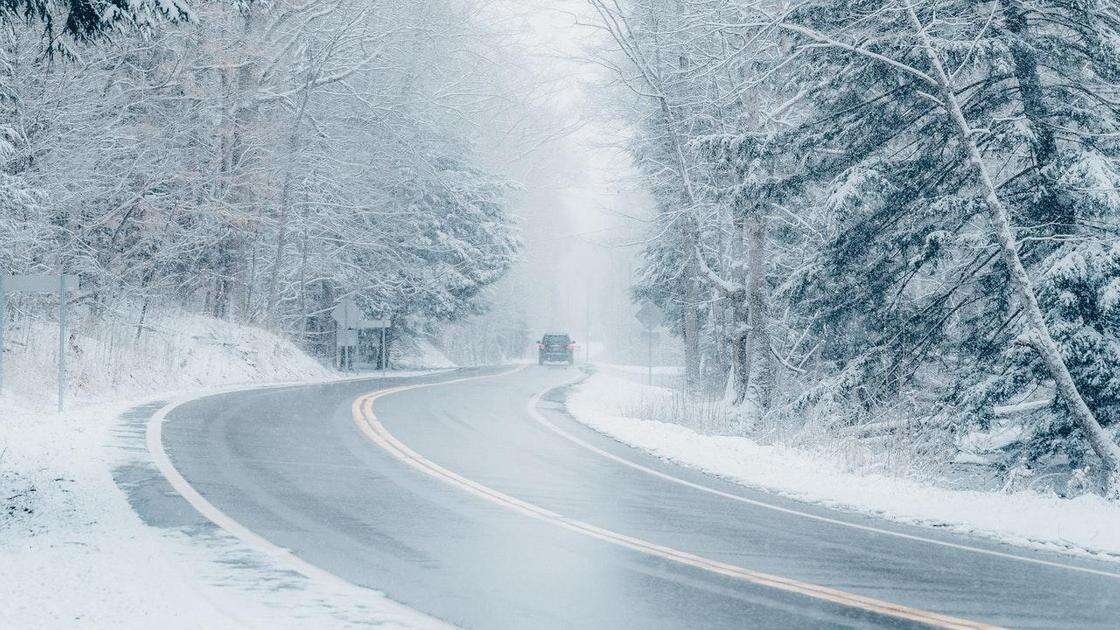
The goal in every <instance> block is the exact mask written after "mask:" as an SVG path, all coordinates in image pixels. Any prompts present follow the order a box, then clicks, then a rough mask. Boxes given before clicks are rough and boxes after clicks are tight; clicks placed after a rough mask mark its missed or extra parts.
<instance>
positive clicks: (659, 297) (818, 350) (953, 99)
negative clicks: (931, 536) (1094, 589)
mask: <svg viewBox="0 0 1120 630" xmlns="http://www.w3.org/2000/svg"><path fill="white" fill-rule="evenodd" d="M590 2H591V4H592V5H593V6H594V8H595V10H596V12H597V14H598V18H599V19H598V20H597V22H596V27H597V28H598V29H600V30H601V31H602V32H605V33H607V34H609V36H610V38H611V40H612V41H613V45H612V46H610V47H609V48H608V49H604V50H601V51H600V53H599V55H598V58H599V62H600V63H601V64H603V65H604V66H606V67H608V68H609V69H610V70H611V72H612V76H613V79H612V80H611V81H610V83H609V85H610V87H612V88H613V89H614V91H615V93H616V101H617V103H618V106H617V108H616V109H617V113H618V115H620V116H623V117H625V118H626V119H627V120H628V121H629V124H630V126H631V128H632V129H633V130H634V134H633V139H632V141H631V146H630V151H631V154H632V155H633V157H634V160H635V162H636V164H637V165H638V167H639V169H640V171H641V177H642V178H643V180H644V182H645V186H646V188H647V189H648V190H649V191H650V192H651V194H652V195H653V198H654V200H655V205H656V227H655V229H653V230H652V236H651V237H650V238H649V239H648V241H647V242H646V244H645V248H644V254H643V260H644V262H643V265H642V268H641V271H640V275H639V277H638V278H637V281H636V286H635V288H634V294H635V297H636V298H638V299H641V300H650V301H652V302H654V303H656V304H657V305H659V306H660V307H662V309H663V310H664V311H665V312H666V313H667V315H668V317H669V319H670V321H671V323H672V328H673V331H674V332H675V334H677V335H678V336H679V337H680V338H681V339H682V340H683V345H684V348H685V350H684V353H685V360H686V376H687V379H686V380H687V387H688V389H689V390H690V394H691V396H693V397H698V396H703V395H705V394H706V393H707V394H711V393H712V392H713V391H714V392H715V395H717V396H723V397H725V399H726V400H728V401H730V402H731V403H732V405H733V409H734V412H733V414H734V423H735V427H734V428H735V430H736V431H738V432H742V433H745V434H748V435H749V434H756V433H757V432H758V431H760V430H762V428H764V427H768V426H773V425H775V424H778V425H781V424H787V425H788V424H798V423H803V422H805V418H807V417H817V418H824V419H825V420H824V422H825V423H826V424H827V425H828V426H829V430H830V432H831V435H833V436H848V437H852V436H856V437H860V438H867V439H880V440H886V441H887V442H891V443H894V439H895V438H897V437H898V436H899V435H900V434H902V433H905V434H906V436H908V441H909V442H910V446H911V447H912V448H914V449H916V450H917V451H919V452H921V453H922V454H923V455H924V456H926V457H928V458H932V459H938V458H948V457H950V456H951V455H952V453H954V452H956V451H957V448H956V446H959V445H960V443H961V442H962V440H967V439H972V438H970V436H973V437H974V436H987V437H998V438H999V439H998V440H996V441H997V443H996V444H995V445H994V446H995V447H994V448H991V449H989V452H985V453H984V454H983V457H978V458H977V463H983V464H986V465H990V466H992V467H993V468H994V469H996V470H998V471H1000V474H1001V475H1002V478H1003V479H1004V480H1005V481H1006V482H1007V483H1008V486H1009V487H1023V486H1025V485H1026V484H1031V483H1033V482H1035V481H1038V480H1040V479H1041V480H1043V483H1042V485H1038V486H1032V487H1036V488H1043V487H1045V488H1048V489H1050V490H1053V491H1055V492H1057V493H1059V494H1063V495H1065V494H1078V493H1080V492H1082V491H1084V490H1086V489H1093V490H1096V491H1102V492H1104V493H1106V494H1108V495H1110V496H1113V497H1116V496H1120V495H1118V493H1120V446H1117V432H1118V429H1120V415H1118V414H1120V379H1118V378H1117V371H1116V366H1117V360H1118V359H1120V345H1118V341H1120V339H1118V333H1120V240H1118V239H1117V228H1118V227H1120V226H1118V223H1117V218H1118V212H1120V7H1118V6H1117V5H1116V3H1115V2H1113V1H1112V0H995V1H993V2H979V3H978V2H958V1H937V2H933V1H929V0H815V1H812V2H798V3H772V2H764V1H758V0H726V1H722V2H706V1H688V0H630V1H627V2H617V1H614V0H590ZM1017 483H1018V484H1021V485H1020V486H1016V485H1015V484H1017Z"/></svg>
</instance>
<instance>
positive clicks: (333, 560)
mask: <svg viewBox="0 0 1120 630" xmlns="http://www.w3.org/2000/svg"><path fill="white" fill-rule="evenodd" d="M577 376H578V372H576V371H575V370H571V369H564V368H548V367H537V366H533V367H528V368H524V369H520V370H516V371H513V372H511V371H509V369H508V368H503V369H489V370H474V371H470V370H462V371H457V372H453V373H447V374H442V375H438V376H432V377H425V378H422V379H408V380H407V381H401V380H400V379H393V380H376V379H371V380H369V381H356V382H346V383H335V384H329V385H316V386H301V387H292V388H286V389H272V390H260V391H252V392H240V393H231V394H222V395H218V396H212V397H209V398H203V399H200V400H197V401H194V402H190V403H187V404H185V405H182V406H180V407H178V408H176V409H175V410H174V411H172V412H171V413H170V415H169V416H168V418H167V420H166V422H165V424H164V427H163V445H164V447H165V449H166V451H167V452H168V454H169V456H170V459H171V461H172V463H173V464H174V466H175V467H176V469H178V471H179V472H180V473H181V474H182V476H183V477H184V478H185V479H186V480H187V481H188V482H189V483H190V484H191V485H192V486H193V487H194V488H195V489H196V490H197V491H198V492H199V493H200V494H201V495H202V496H203V497H205V498H206V500H208V501H209V502H210V503H211V504H212V505H214V506H215V507H216V508H218V509H219V510H221V511H222V512H224V513H225V514H226V515H228V516H229V517H231V518H233V519H234V520H235V521H237V522H238V523H240V524H242V525H244V526H246V527H248V528H249V529H250V530H252V531H253V532H255V533H257V534H259V535H260V536H262V537H264V538H265V539H267V540H268V541H270V542H271V543H273V544H275V545H278V546H280V547H283V548H286V549H290V550H291V551H292V552H293V553H294V554H295V555H296V556H298V557H299V558H301V559H302V560H305V561H307V562H309V563H311V564H313V565H315V566H317V567H319V568H321V569H324V570H326V571H329V572H330V573H332V574H334V575H336V576H339V577H341V578H343V579H345V580H348V581H350V582H353V583H355V584H358V585H361V586H366V587H369V588H373V589H377V590H380V591H383V592H385V593H386V594H387V595H389V596H390V597H391V598H393V599H395V600H397V601H399V602H402V603H404V604H406V605H408V606H411V607H413V608H416V609H418V610H421V611H423V612H426V613H428V614H431V615H433V616H435V617H438V618H440V619H443V620H446V621H448V622H450V623H452V624H456V625H459V626H463V627H468V628H552V627H557V628H623V627H625V628H744V627H752V628H791V627H797V628H807V627H891V628H896V627H925V626H926V625H927V624H928V625H939V626H943V627H952V626H953V624H955V623H958V622H961V623H964V624H965V626H964V627H974V626H972V625H969V624H970V622H975V624H976V627H978V626H980V624H993V625H1000V626H1008V627H1024V628H1025V627H1040V628H1054V627H1068V628H1088V627H1117V624H1118V623H1120V622H1118V620H1120V567H1118V566H1116V565H1114V564H1111V563H1103V562H1094V561H1091V560H1082V559H1077V558H1070V557H1066V556H1061V555H1057V554H1047V553H1042V552H1034V551H1030V550H1024V549H1019V548H1014V547H1010V546H1005V545H1000V544H997V543H993V542H988V541H983V540H977V539H971V538H967V537H962V536H956V535H952V534H949V533H946V532H942V531H939V530H935V529H932V528H918V527H909V526H905V525H898V524H892V523H887V522H884V521H880V520H877V519H873V518H869V517H861V516H859V515H853V514H848V513H839V512H835V511H831V510H828V509H826V508H822V507H817V506H811V505H806V504H802V503H798V502H795V501H790V500H785V499H782V498H780V497H775V496H773V495H769V494H766V493H764V492H758V491H754V490H751V489H748V488H744V487H742V486H738V485H734V484H729V483H725V482H722V481H720V480H718V479H716V478H713V477H710V476H707V475H703V474H701V473H698V472H695V471H691V470H687V469H684V468H680V467H677V466H674V465H672V464H669V463H666V462H663V461H660V460H658V459H656V458H653V457H651V456H648V455H646V454H644V453H642V452H639V451H637V450H635V449H632V448H629V447H626V446H624V445H620V444H618V443H616V442H614V441H613V440H610V439H608V438H606V437H604V436H602V435H599V434H598V433H595V432H594V431H592V430H590V429H588V428H586V427H584V426H583V425H580V424H578V423H576V422H575V421H573V420H572V419H570V418H568V417H567V416H566V415H565V414H563V412H562V411H561V410H560V408H559V405H558V404H557V400H559V399H560V398H561V397H562V396H563V389H558V388H559V387H560V386H562V385H564V384H565V383H567V382H570V381H571V380H572V379H573V378H575V377H577ZM464 379H467V380H464ZM402 384H405V385H409V386H412V385H421V386H418V387H411V388H401V387H399V386H400V385H402ZM385 388H392V389H389V390H385ZM376 390H382V392H381V394H375V395H374V396H368V395H367V394H369V393H370V392H373V391H376ZM542 392H549V393H548V394H547V395H546V396H545V399H544V400H543V401H541V402H540V403H539V404H535V405H531V404H530V403H533V402H534V400H535V397H536V396H538V395H539V394H541V393H542ZM531 407H532V408H534V409H536V412H535V413H534V412H533V410H532V409H531ZM752 502H755V503H752ZM774 508H778V509H774ZM939 543H940V544H939ZM892 607H894V608H892Z"/></svg>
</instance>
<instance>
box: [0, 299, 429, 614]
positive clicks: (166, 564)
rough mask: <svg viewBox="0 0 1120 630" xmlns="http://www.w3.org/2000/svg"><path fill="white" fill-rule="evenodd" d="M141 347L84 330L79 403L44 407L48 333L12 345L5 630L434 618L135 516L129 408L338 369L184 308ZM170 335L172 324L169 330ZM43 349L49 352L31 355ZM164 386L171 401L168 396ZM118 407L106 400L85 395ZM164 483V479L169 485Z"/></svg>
mask: <svg viewBox="0 0 1120 630" xmlns="http://www.w3.org/2000/svg"><path fill="white" fill-rule="evenodd" d="M159 326H160V329H159V331H158V332H157V331H155V330H150V331H145V332H144V334H142V335H141V339H140V341H139V342H136V340H135V328H132V329H131V330H130V331H128V332H129V333H130V335H129V336H126V337H122V336H119V335H117V334H116V333H117V331H114V330H111V329H107V328H103V329H98V330H95V331H92V332H91V331H81V330H79V335H78V336H76V337H75V343H74V344H73V345H72V348H71V351H72V354H71V356H70V357H69V359H70V361H71V364H72V367H73V369H74V374H75V378H74V380H73V381H72V382H73V385H74V387H73V389H72V391H71V393H70V395H71V399H72V401H71V404H72V408H74V409H75V410H74V411H69V412H67V413H62V414H58V413H53V412H49V411H45V409H50V408H53V406H54V399H53V393H54V387H55V384H56V381H55V377H54V370H55V363H54V361H55V359H56V356H55V355H54V354H53V353H52V352H51V351H50V350H49V348H53V347H56V344H57V342H54V343H51V340H52V339H53V338H54V335H57V328H54V329H53V330H51V327H49V326H46V325H44V326H35V327H32V329H31V330H30V331H28V330H22V331H21V330H16V331H14V333H15V334H14V335H13V337H12V338H9V347H10V348H12V349H13V350H14V351H13V352H11V353H10V354H9V357H8V358H9V362H8V365H7V374H8V376H9V378H8V384H9V385H10V390H14V393H8V394H6V395H5V396H4V397H0V558H3V560H2V561H0V593H3V596H2V599H3V601H4V606H3V610H0V627H6V628H51V627H72V626H81V627H98V628H151V627H161V628H200V627H202V628H234V627H238V628H241V627H245V626H253V627H268V628H273V627H292V628H294V627H305V626H312V627H351V626H359V625H362V626H364V625H367V624H369V623H384V624H386V625H387V626H389V627H425V626H432V625H434V624H435V622H434V621H433V620H431V619H429V618H427V617H424V616H422V615H420V614H419V613H416V612H415V611H411V610H409V609H406V608H404V607H402V606H400V605H397V604H395V603H394V602H391V601H389V600H388V599H386V598H385V597H384V596H382V595H380V594H378V593H375V592H373V591H369V590H366V589H360V588H357V587H352V588H343V587H340V586H339V585H337V584H322V583H317V582H316V581H314V580H308V579H305V578H303V577H302V576H299V575H295V574H292V573H291V572H290V571H287V570H285V567H283V566H280V565H279V564H277V563H276V562H275V561H273V560H272V559H270V558H268V557H264V556H262V554H259V553H255V552H253V551H252V550H251V549H246V548H244V547H243V546H241V545H240V544H239V543H238V541H236V540H234V539H232V538H231V537H228V536H225V537H223V536H221V535H219V534H220V533H219V534H211V535H202V534H200V533H199V532H197V531H192V532H185V531H181V530H180V529H175V528H171V529H162V528H155V527H151V526H148V525H146V524H144V523H143V522H142V521H141V519H140V517H139V516H138V515H137V514H136V513H135V512H134V511H133V510H132V508H131V506H130V504H129V499H128V497H126V495H125V494H124V492H123V491H122V490H121V488H120V487H119V486H118V485H117V483H116V482H115V481H114V472H115V471H116V472H117V473H118V474H119V472H120V471H121V470H122V468H123V469H130V468H136V467H142V466H145V465H148V463H149V462H148V454H147V451H146V449H145V448H144V442H143V438H144V436H143V430H142V424H137V423H136V422H132V423H128V422H126V421H125V420H124V419H123V418H122V413H124V412H125V411H126V410H128V409H130V408H132V407H134V406H135V405H138V404H141V403H143V402H146V401H151V400H156V399H158V396H157V394H158V393H159V392H166V393H170V392H174V393H175V395H177V396H181V395H183V393H184V392H192V391H198V392H199V393H203V391H204V390H206V389H208V388H228V387H229V386H230V385H233V384H246V385H248V384H264V383H272V382H294V381H322V380H328V379H333V378H337V375H336V374H334V373H332V372H330V371H328V370H326V369H325V368H323V367H322V366H320V365H319V364H318V363H317V362H316V361H314V360H313V359H311V358H310V357H308V356H306V355H304V354H303V353H302V352H300V351H299V350H298V349H297V348H296V347H295V346H293V345H292V344H290V343H288V342H286V341H284V340H282V339H279V338H277V337H275V336H273V335H271V334H269V333H267V332H265V331H261V330H257V329H251V328H247V327H241V326H236V325H233V324H229V323H225V322H218V321H214V320H209V319H206V318H202V317H193V316H186V317H182V318H169V319H166V320H164V321H162V322H160V323H159ZM172 331H174V332H172ZM31 348H42V350H31ZM165 395H166V394H165ZM105 400H113V402H91V401H105ZM167 492H170V488H168V489H167Z"/></svg>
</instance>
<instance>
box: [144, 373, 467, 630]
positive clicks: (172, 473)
mask: <svg viewBox="0 0 1120 630" xmlns="http://www.w3.org/2000/svg"><path fill="white" fill-rule="evenodd" d="M370 378H377V377H376V376H373V377H370ZM354 380H360V379H354ZM319 384H320V383H314V385H319ZM292 386H293V384H290V383H285V384H279V385H275V384H274V385H263V386H256V387H243V388H242V387H239V388H230V389H228V390H221V391H212V392H208V393H206V394H204V395H197V396H185V397H182V398H178V399H175V400H173V401H171V402H170V403H169V404H167V405H166V406H164V407H162V408H161V409H159V410H158V411H157V412H156V413H155V414H153V415H152V417H151V418H149V419H148V423H147V427H146V431H145V438H146V442H147V446H148V454H149V455H151V457H152V461H153V463H154V464H155V465H156V468H157V469H158V470H159V472H160V474H161V475H163V477H164V478H165V479H166V480H167V482H168V483H170V484H171V487H172V488H174V490H175V492H177V493H179V496H181V497H183V499H185V500H186V501H187V502H188V503H190V504H191V507H193V508H194V509H195V511H197V512H198V513H199V514H201V515H202V516H203V517H205V518H206V519H207V520H208V521H210V522H211V523H213V524H214V525H217V526H218V527H220V528H221V529H222V530H224V531H225V532H226V533H228V534H230V535H231V536H233V537H234V538H237V539H238V540H240V541H241V542H242V543H244V544H245V545H247V546H249V547H251V548H252V549H254V550H256V551H258V552H260V553H262V554H264V555H265V556H267V557H269V558H272V559H273V560H275V561H276V562H278V563H279V564H281V565H282V566H284V567H285V568H287V569H289V570H291V571H294V572H296V573H298V574H300V575H303V576H304V577H306V578H308V579H311V580H313V581H316V582H319V583H321V584H324V585H327V586H329V587H331V588H335V589H342V590H344V591H354V590H355V589H357V590H358V591H359V592H364V593H365V594H368V595H370V596H373V597H376V598H378V600H379V601H378V603H379V604H385V605H386V606H387V607H396V608H398V609H399V610H397V611H393V612H395V613H396V614H400V615H402V617H403V618H410V620H412V619H416V618H425V619H424V621H425V622H427V625H424V626H421V627H423V628H453V627H454V626H451V625H449V624H447V623H445V622H443V621H440V620H438V619H436V618H434V617H431V616H430V615H427V614H425V613H423V612H421V611H419V610H415V609H413V608H409V607H408V606H405V605H404V604H401V603H399V602H396V601H394V600H393V599H391V598H390V597H389V596H388V595H386V594H385V593H382V592H381V591H378V590H375V589H371V588H366V587H364V586H360V585H357V584H354V583H353V582H350V581H348V580H345V579H343V578H341V577H338V576H337V575H335V574H333V573H330V572H329V571H326V570H324V569H321V568H319V567H317V566H315V565H313V564H311V563H309V562H307V561H306V560H303V559H302V558H300V557H298V556H296V555H295V554H293V553H292V552H291V551H290V550H288V549H285V548H283V547H280V546H278V545H275V544H273V543H271V542H269V541H268V540H267V539H265V538H263V537H262V536H260V535H258V534H256V533H254V532H253V531H252V530H250V529H249V528H247V527H245V526H244V525H242V524H241V523H239V522H237V521H235V520H234V519H232V518H231V517H229V516H228V515H226V514H225V513H224V512H222V511H221V510H219V509H218V508H217V507H215V506H214V505H213V504H212V503H210V502H209V501H207V500H206V498H205V497H203V496H202V495H201V494H200V493H199V492H198V491H197V490H195V488H194V487H193V486H191V485H190V482H188V481H187V480H186V479H185V478H184V477H183V475H182V474H180V473H179V470H178V469H177V468H175V465H174V464H173V463H172V462H171V458H170V457H169V456H168V455H167V451H166V450H165V449H164V447H163V423H164V422H165V421H166V420H167V416H168V414H170V413H171V412H172V411H174V410H175V409H176V408H178V407H180V406H182V405H184V404H186V403H189V402H193V401H195V400H200V399H202V398H208V397H210V396H217V395H220V394H225V393H234V392H242V391H245V392H248V391H258V390H266V389H282V388H288V387H292ZM400 623H402V625H406V622H404V621H403V619H402V621H401V622H400Z"/></svg>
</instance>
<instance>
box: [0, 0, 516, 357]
mask: <svg viewBox="0 0 1120 630" xmlns="http://www.w3.org/2000/svg"><path fill="white" fill-rule="evenodd" d="M0 10H2V12H3V14H4V15H5V17H6V18H7V19H5V20H4V29H3V32H2V33H0V40H2V41H0V50H2V52H0V157H2V160H3V168H2V169H0V204H2V206H0V243H2V244H3V245H2V247H0V268H3V269H9V270H18V271H19V272H21V273H34V272H56V271H58V270H62V271H64V272H65V273H68V274H75V275H77V276H78V277H79V279H80V287H81V289H80V295H78V296H76V297H75V298H74V302H75V303H76V304H77V305H78V306H79V308H80V310H81V313H82V314H83V317H87V320H86V321H87V323H88V321H89V319H90V318H91V319H94V320H96V319H99V318H112V317H116V318H127V319H128V320H129V321H132V322H133V323H134V324H136V335H137V337H139V336H140V335H141V334H142V333H143V332H144V331H145V321H146V320H145V316H146V314H147V313H148V312H149V311H151V310H154V309H167V308H177V309H182V310H184V311H188V312H197V313H205V314H208V315H211V316H213V317H217V318H221V319H231V320H234V321H238V322H245V323H249V324H255V325H259V326H263V327H266V328H270V329H273V330H276V331H281V332H283V333H286V334H287V335H288V336H289V337H291V338H293V339H296V340H300V341H301V344H302V345H304V346H305V347H306V348H308V349H310V350H312V351H315V352H317V353H318V354H320V355H325V356H327V357H329V356H331V355H332V354H333V350H334V348H333V344H334V341H333V338H332V337H331V336H330V335H331V334H333V328H332V326H333V324H332V322H331V321H330V309H331V308H332V307H333V305H334V304H335V303H336V301H337V300H338V299H339V297H340V296H342V295H343V294H353V295H355V296H356V297H357V298H358V300H359V302H360V305H361V306H362V308H363V309H364V310H365V312H366V313H367V314H369V315H370V316H371V317H377V318H383V319H390V320H392V321H393V322H394V323H395V327H394V330H398V331H408V330H410V329H412V328H416V327H422V326H424V325H425V322H429V321H446V320H452V319H456V318H459V317H462V316H463V315H465V314H468V313H473V312H476V311H477V310H478V309H479V303H478V302H477V300H476V299H475V298H476V296H477V294H478V293H479V292H480V291H481V290H482V289H483V288H484V287H486V286H487V285H489V284H491V283H493V282H494V281H496V280H497V279H498V278H499V277H501V276H502V274H503V273H504V272H505V271H506V270H507V269H508V268H509V266H510V264H511V261H512V259H513V257H514V254H515V252H516V251H517V249H518V247H519V245H518V239H517V236H516V234H515V230H514V227H513V225H512V220H511V219H510V217H509V216H508V213H507V201H506V198H507V193H508V192H509V191H510V189H511V183H510V181H509V180H508V178H507V177H506V175H505V174H504V173H502V172H498V171H499V170H500V169H495V168H493V167H492V164H491V163H487V161H486V159H485V158H484V157H483V156H482V155H481V153H482V152H481V151H480V150H479V144H480V143H479V141H478V136H479V132H478V130H477V129H476V128H474V127H473V126H472V125H469V124H464V121H466V120H469V121H472V123H473V122H477V121H478V120H479V119H487V120H490V121H491V122H493V121H499V122H497V123H496V124H498V125H501V122H500V119H501V117H502V116H503V115H507V114H508V112H510V111H515V113H516V111H517V110H516V105H517V104H516V103H514V104H513V105H503V104H502V103H500V102H499V101H503V102H504V101H511V100H512V99H504V97H505V95H504V94H503V93H502V90H503V89H505V88H504V87H503V85H502V83H501V82H500V81H497V80H495V77H494V76H493V73H494V72H495V70H494V66H493V65H492V64H480V63H478V60H479V58H481V57H485V56H487V55H490V54H492V53H493V52H494V50H495V48H496V46H495V44H497V45H498V46H500V44H501V40H500V37H497V36H495V35H494V34H493V33H491V32H489V31H488V27H487V26H486V25H485V23H484V21H483V20H481V19H478V16H477V10H476V9H475V8H474V7H473V5H472V4H471V3H460V2H452V1H433V2H427V3H424V4H423V5H422V6H420V7H412V6H403V5H398V4H397V3H368V2H361V1H357V0H312V1H310V2H301V3H272V2H251V1H246V2H190V3H187V2H179V1H178V0H171V1H168V2H109V3H105V4H104V5H97V6H94V5H91V4H89V3H86V2H79V1H75V2H72V3H69V4H66V3H55V2H49V1H42V2H40V1H38V0H28V1H27V2H24V1H23V0H12V1H8V2H5V3H4V4H3V5H2V7H0ZM83 12H84V13H83ZM64 16H65V17H64ZM510 115H512V114H510ZM25 302H26V299H25V300H24V302H17V303H16V304H15V305H14V307H13V308H15V309H16V310H17V312H16V314H15V317H17V318H18V317H19V316H20V313H21V312H25V311H26V310H27V309H34V308H36V307H35V305H34V304H26V303H25ZM21 305H22V306H21Z"/></svg>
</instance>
